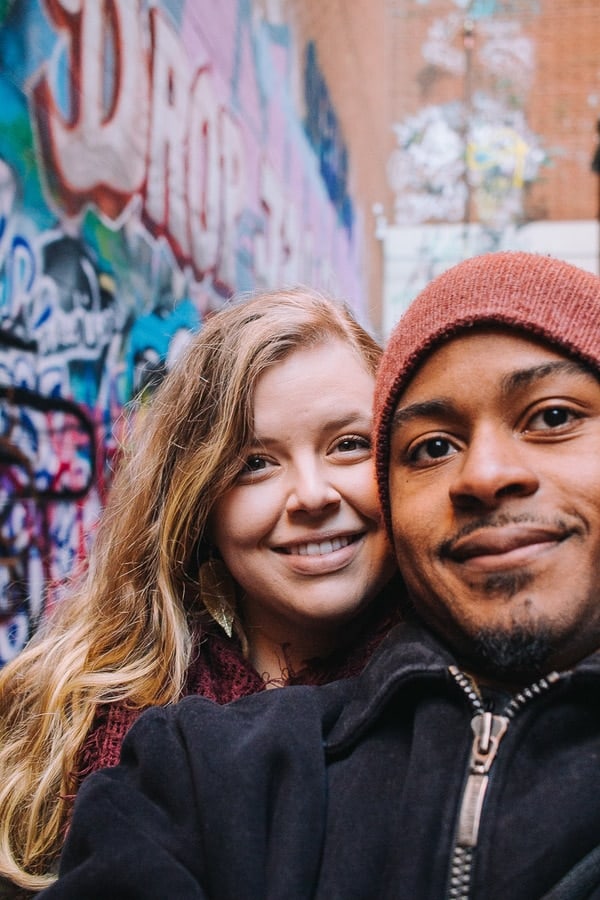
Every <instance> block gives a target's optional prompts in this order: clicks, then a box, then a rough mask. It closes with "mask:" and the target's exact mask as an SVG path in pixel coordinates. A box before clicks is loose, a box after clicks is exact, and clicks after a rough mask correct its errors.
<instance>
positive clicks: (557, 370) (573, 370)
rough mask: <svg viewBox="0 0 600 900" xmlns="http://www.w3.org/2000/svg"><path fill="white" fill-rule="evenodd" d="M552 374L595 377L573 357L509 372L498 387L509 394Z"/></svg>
mask: <svg viewBox="0 0 600 900" xmlns="http://www.w3.org/2000/svg"><path fill="white" fill-rule="evenodd" d="M553 375H585V376H587V377H588V378H597V376H596V375H595V373H594V372H593V371H592V370H591V369H589V368H588V367H587V366H586V365H585V364H584V363H578V362H576V361H575V360H573V359H564V360H556V361H555V362H547V363H541V364H540V365H538V366H531V367H530V368H528V369H517V370H516V371H514V372H509V373H508V374H507V375H505V376H504V377H503V378H502V381H501V384H500V387H501V390H502V393H503V394H510V393H511V392H512V391H514V390H517V389H518V388H522V387H527V386H528V385H530V384H533V383H534V382H535V381H541V380H542V379H544V378H550V377H551V376H553Z"/></svg>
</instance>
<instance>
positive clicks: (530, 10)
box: [380, 0, 560, 331]
mask: <svg viewBox="0 0 600 900" xmlns="http://www.w3.org/2000/svg"><path fill="white" fill-rule="evenodd" d="M408 6H411V7H413V13H412V16H410V17H409V15H408ZM406 7H407V18H406V22H407V23H409V24H410V25H411V27H413V28H415V25H414V23H415V21H416V19H418V25H417V27H416V28H415V30H414V32H412V33H411V34H415V33H418V34H420V41H419V42H418V45H417V50H416V52H415V56H414V58H413V60H412V69H411V72H410V77H411V78H412V80H413V83H414V85H415V90H414V93H413V95H416V96H417V97H418V100H419V101H420V102H419V103H418V104H416V108H415V109H414V110H413V111H411V112H409V113H407V115H406V116H404V117H402V118H401V119H400V120H399V121H397V122H396V124H395V127H394V132H395V136H396V143H397V146H396V149H395V150H394V152H393V154H392V156H391V158H390V160H389V168H388V177H389V182H390V185H391V187H392V189H393V192H394V195H395V209H394V222H393V226H392V230H395V232H396V233H395V234H392V233H391V231H390V232H389V234H388V237H389V240H387V255H388V258H389V257H390V255H392V254H395V253H397V252H398V250H399V249H400V248H404V249H403V250H401V252H403V253H404V259H403V264H402V266H401V267H400V268H399V269H398V272H401V273H402V275H401V278H399V277H398V275H397V274H394V272H392V270H391V269H389V267H388V273H387V276H386V295H387V299H386V304H385V306H386V314H385V318H386V323H385V330H386V331H388V330H389V328H390V327H391V326H392V325H393V323H394V322H395V321H396V320H397V318H398V317H399V315H400V314H401V312H402V311H403V309H405V308H406V306H407V305H408V303H409V302H410V300H411V299H412V297H414V295H415V293H417V291H418V290H420V288H421V287H423V286H424V284H426V283H427V282H428V281H429V280H430V279H431V278H432V277H434V276H435V275H436V274H438V273H439V272H440V271H441V270H443V269H444V268H447V267H448V266H449V265H451V264H452V263H454V262H455V261H458V260H460V259H461V258H464V257H465V256H468V255H474V254H477V253H483V252H487V251H492V250H498V249H505V248H507V247H515V246H519V245H520V244H525V245H526V244H527V243H528V242H530V240H531V239H530V237H526V236H524V235H521V230H522V229H527V228H528V227H529V225H530V223H531V221H532V220H534V219H535V218H537V217H538V216H539V210H534V209H533V208H532V207H531V206H530V204H529V197H530V192H531V188H532V186H533V185H535V184H536V182H537V181H538V180H539V179H542V178H544V175H545V172H546V171H547V167H548V166H550V165H552V164H553V155H554V156H556V154H560V148H558V147H556V146H554V147H549V146H547V141H546V140H545V139H544V137H543V136H542V135H541V134H539V133H536V131H535V130H534V128H533V127H532V126H531V124H530V121H529V116H528V113H529V110H530V108H531V87H532V83H533V80H534V76H535V73H536V44H535V41H534V39H533V37H532V31H533V29H532V28H531V27H529V26H530V25H531V23H532V22H534V23H535V21H536V20H537V19H538V18H539V16H540V15H541V14H542V10H541V5H540V4H539V3H538V2H536V0H470V2H469V0H444V2H441V3H440V2H436V3H433V2H432V0H420V3H419V10H420V11H419V13H418V14H417V13H415V12H414V4H409V3H407V4H406ZM419 28H420V30H419ZM380 231H381V234H382V237H383V239H384V240H386V238H385V233H386V226H385V223H380ZM409 248H410V250H409ZM394 259H395V260H396V262H398V258H397V256H394Z"/></svg>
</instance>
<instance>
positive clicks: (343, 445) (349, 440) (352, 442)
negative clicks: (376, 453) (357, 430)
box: [336, 436, 371, 453]
mask: <svg viewBox="0 0 600 900" xmlns="http://www.w3.org/2000/svg"><path fill="white" fill-rule="evenodd" d="M336 449H337V450H339V451H340V452H341V453H353V452H354V451H355V450H370V449H371V441H370V440H369V439H368V438H365V437H358V436H356V437H346V438H342V440H341V441H338V443H337V447H336Z"/></svg>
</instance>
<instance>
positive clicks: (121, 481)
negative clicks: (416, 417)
mask: <svg viewBox="0 0 600 900" xmlns="http://www.w3.org/2000/svg"><path fill="white" fill-rule="evenodd" d="M332 338H334V339H335V338H338V339H341V340H343V341H344V342H345V343H347V344H348V345H349V346H350V347H351V348H353V349H354V350H355V351H356V353H357V355H358V357H359V358H360V359H361V360H362V362H363V364H364V365H365V367H366V368H367V369H368V371H370V372H374V371H375V369H376V367H377V364H378V362H379V358H380V355H381V349H380V347H379V345H378V344H377V343H376V341H375V340H374V339H373V338H372V337H371V336H370V335H369V334H368V333H367V332H366V331H365V330H364V329H363V328H362V327H361V326H360V325H359V324H358V323H357V322H356V321H355V319H354V318H353V316H352V314H351V313H350V312H349V310H348V309H347V308H346V307H345V306H344V305H343V304H341V303H338V302H336V301H334V300H332V299H330V298H326V297H323V296H322V295H320V294H318V293H316V292H314V291H312V290H309V289H307V288H294V289H291V290H287V291H272V292H267V293H264V294H259V295H255V296H253V297H250V298H239V299H238V300H236V301H235V302H233V303H231V304H229V305H228V306H227V307H225V308H224V309H223V310H221V311H219V312H218V313H216V314H215V315H214V316H212V317H211V318H209V319H208V321H207V322H206V324H205V325H204V326H203V328H202V330H201V331H200V332H199V334H198V335H196V336H195V337H194V338H193V339H192V340H191V341H190V344H189V345H188V347H187V349H186V351H185V352H184V354H183V356H182V357H181V358H180V359H179V361H178V362H177V363H176V364H175V366H174V368H173V369H172V370H171V372H170V373H169V374H168V375H167V377H166V378H165V380H164V382H163V383H162V385H161V386H160V388H159V389H158V391H157V392H156V394H155V396H154V398H153V399H152V401H151V403H150V406H149V409H148V411H147V412H145V413H144V416H143V421H142V423H141V427H140V428H139V429H138V433H137V437H136V440H135V446H134V448H133V450H132V451H131V452H130V453H129V454H125V456H124V458H123V459H122V461H121V463H120V465H119V468H118V471H117V474H116V477H115V480H114V483H113V486H112V488H111V491H110V495H109V499H108V504H107V507H106V509H105V510H104V513H103V516H102V520H101V522H100V525H99V528H98V531H97V534H96V537H95V541H94V547H93V550H92V554H91V557H90V560H89V565H88V568H87V572H86V575H85V578H84V579H83V581H82V582H81V583H80V585H79V586H78V587H75V585H73V591H72V593H71V594H70V596H69V597H68V599H65V600H63V601H62V602H61V603H59V604H58V605H57V608H56V610H55V612H54V613H53V614H52V616H51V617H49V620H48V621H47V622H46V623H45V624H44V625H42V627H41V629H40V630H39V631H38V633H37V634H36V636H35V637H34V638H33V639H32V640H31V642H30V643H29V645H28V646H27V647H26V648H25V649H24V650H23V651H22V652H21V653H20V654H19V656H18V657H17V658H16V659H15V660H13V661H12V662H11V663H9V664H8V665H7V666H6V667H5V668H4V669H3V670H2V671H0V875H1V876H4V878H6V879H8V880H10V881H11V882H13V883H14V884H16V885H19V886H21V887H23V888H26V889H29V890H32V891H37V890H41V889H42V888H44V887H45V886H47V885H48V884H50V883H51V882H52V881H53V880H54V875H53V874H52V865H53V864H54V863H55V861H56V858H57V856H58V854H59V852H60V848H61V843H62V838H63V834H64V830H65V827H66V821H67V816H68V811H69V806H70V801H69V798H70V796H72V795H73V793H74V792H75V791H76V789H77V778H76V774H75V773H76V771H77V765H78V759H79V757H80V753H81V750H82V746H83V744H84V742H85V739H86V737H87V735H88V733H89V731H90V727H91V726H92V722H93V720H94V716H95V713H96V711H97V708H98V706H99V705H101V704H110V703H126V704H127V705H128V706H130V707H133V708H144V707H147V706H152V705H161V704H167V703H171V702H174V701H176V700H177V699H178V698H179V697H180V696H181V692H182V688H183V684H184V680H185V675H186V670H187V668H188V665H189V662H190V657H191V653H192V649H193V648H192V643H193V641H192V634H193V632H194V629H195V628H196V629H197V627H198V624H199V621H201V619H202V614H203V613H202V609H203V607H202V602H201V598H200V597H199V596H198V584H197V573H198V567H199V564H200V561H201V560H202V558H203V554H204V553H205V551H206V538H205V529H206V525H207V519H208V516H209V513H210V511H211V508H212V507H213V504H214V502H215V500H216V498H218V497H220V496H221V495H222V494H223V493H224V492H225V491H227V490H228V488H229V487H230V486H231V485H232V484H233V481H234V479H235V477H236V476H237V474H238V472H239V469H240V462H241V459H242V458H243V454H244V448H245V446H247V444H248V442H249V440H250V436H251V433H252V424H253V423H252V418H253V412H252V410H253V396H254V391H255V386H256V382H257V380H258V379H259V378H260V376H261V374H262V373H263V372H264V371H265V369H267V368H269V367H270V366H273V365H274V364H276V363H277V362H278V361H280V360H282V359H284V358H285V357H286V356H288V355H289V354H290V353H292V352H293V351H294V350H296V349H299V348H304V347H307V346H314V345H317V344H321V343H323V342H326V341H327V340H329V339H332ZM236 626H237V631H238V634H239V635H240V636H242V637H243V635H241V630H240V629H241V626H240V623H239V622H237V623H236Z"/></svg>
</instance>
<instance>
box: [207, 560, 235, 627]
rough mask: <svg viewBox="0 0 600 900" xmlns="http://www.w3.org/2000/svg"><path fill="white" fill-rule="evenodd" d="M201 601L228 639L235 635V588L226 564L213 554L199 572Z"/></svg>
mask: <svg viewBox="0 0 600 900" xmlns="http://www.w3.org/2000/svg"><path fill="white" fill-rule="evenodd" d="M198 584H199V587H200V599H201V600H202V602H203V604H204V606H205V608H206V611H207V612H208V614H209V615H210V616H211V617H212V618H213V619H214V620H215V622H216V623H217V625H220V626H221V628H222V629H223V631H224V632H225V634H226V635H227V637H229V638H230V637H231V635H232V633H233V620H234V618H235V587H234V584H233V578H232V577H231V575H230V574H229V571H228V569H227V567H226V566H225V563H224V562H223V560H221V559H217V558H216V557H215V556H213V555H212V554H211V556H209V558H208V559H207V560H206V562H203V563H202V565H201V566H200V569H199V571H198Z"/></svg>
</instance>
